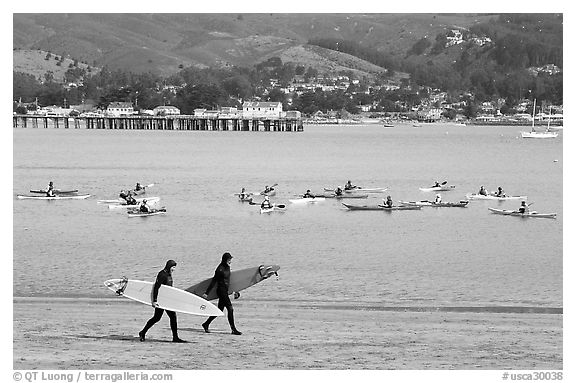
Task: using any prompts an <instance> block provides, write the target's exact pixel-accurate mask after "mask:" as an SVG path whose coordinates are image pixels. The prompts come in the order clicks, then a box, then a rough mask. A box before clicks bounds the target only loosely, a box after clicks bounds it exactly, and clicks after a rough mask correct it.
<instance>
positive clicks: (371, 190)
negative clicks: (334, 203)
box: [324, 186, 388, 193]
mask: <svg viewBox="0 0 576 383" xmlns="http://www.w3.org/2000/svg"><path fill="white" fill-rule="evenodd" d="M341 189H342V191H343V192H344V193H358V192H360V193H384V192H385V191H386V190H388V188H363V187H361V186H356V187H354V188H353V189H345V188H341ZM335 190H336V189H331V188H324V191H329V192H334V191H335Z"/></svg>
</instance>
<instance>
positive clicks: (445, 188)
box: [419, 185, 456, 192]
mask: <svg viewBox="0 0 576 383" xmlns="http://www.w3.org/2000/svg"><path fill="white" fill-rule="evenodd" d="M419 189H420V191H423V192H431V191H450V190H454V189H456V186H455V185H441V186H432V187H429V188H419Z"/></svg>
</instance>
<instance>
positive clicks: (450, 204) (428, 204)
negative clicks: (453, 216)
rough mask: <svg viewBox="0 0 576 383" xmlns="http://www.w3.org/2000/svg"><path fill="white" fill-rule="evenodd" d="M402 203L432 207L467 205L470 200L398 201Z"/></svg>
mask: <svg viewBox="0 0 576 383" xmlns="http://www.w3.org/2000/svg"><path fill="white" fill-rule="evenodd" d="M398 202H399V203H401V204H402V205H408V206H431V207H466V206H468V203H469V202H470V201H460V202H439V203H436V202H434V201H398Z"/></svg>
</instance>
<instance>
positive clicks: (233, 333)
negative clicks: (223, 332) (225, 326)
mask: <svg viewBox="0 0 576 383" xmlns="http://www.w3.org/2000/svg"><path fill="white" fill-rule="evenodd" d="M232 335H242V333H241V332H240V331H238V330H236V329H234V330H232Z"/></svg>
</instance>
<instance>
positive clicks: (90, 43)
mask: <svg viewBox="0 0 576 383" xmlns="http://www.w3.org/2000/svg"><path fill="white" fill-rule="evenodd" d="M490 17H493V16H488V15H473V14H471V15H457V14H449V15H438V14H14V34H13V46H14V48H16V50H15V51H14V52H15V57H14V62H15V67H16V65H18V67H21V65H23V64H22V63H21V58H20V57H19V54H20V52H21V51H20V50H24V49H26V50H41V51H46V52H52V53H54V54H57V55H64V56H66V57H70V58H74V59H77V60H81V61H83V62H86V63H88V64H90V65H92V66H95V67H103V66H105V65H106V66H108V67H109V68H111V69H116V68H119V69H124V70H130V71H134V72H145V71H151V72H154V73H158V74H161V75H170V74H173V73H175V72H177V71H178V70H179V69H180V68H181V67H187V66H198V67H205V66H227V65H238V66H252V65H254V64H256V63H258V62H261V61H264V60H266V59H268V58H270V57H273V56H278V57H281V58H282V59H283V61H294V62H296V63H303V64H305V65H319V66H320V67H334V68H350V69H353V70H361V71H363V70H364V69H359V68H354V67H355V66H357V67H364V66H365V64H361V63H358V62H357V61H354V60H351V59H350V57H347V55H339V54H337V52H336V54H328V53H326V52H324V53H321V52H318V51H315V50H314V49H311V48H310V47H306V43H307V42H308V41H309V40H310V39H313V38H339V39H344V40H353V41H358V42H359V43H361V44H363V45H365V46H369V47H373V48H375V49H378V50H380V51H383V52H387V53H389V54H391V55H393V56H396V57H403V56H404V55H405V54H406V52H407V51H408V50H409V49H410V48H411V47H412V45H413V44H414V43H415V42H416V41H418V40H419V39H421V38H422V37H424V36H434V35H435V34H436V33H439V32H441V31H445V30H447V29H449V28H451V27H452V26H454V25H460V26H471V25H474V24H475V23H479V22H482V21H486V20H488V19H490ZM297 52H299V53H302V54H303V56H301V55H300V54H298V53H297ZM317 58H318V59H319V60H318V61H316V59H317ZM23 60H24V58H23V57H22V61H23ZM348 65H352V67H348ZM371 70H372V69H368V68H366V71H368V72H370V71H371Z"/></svg>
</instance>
